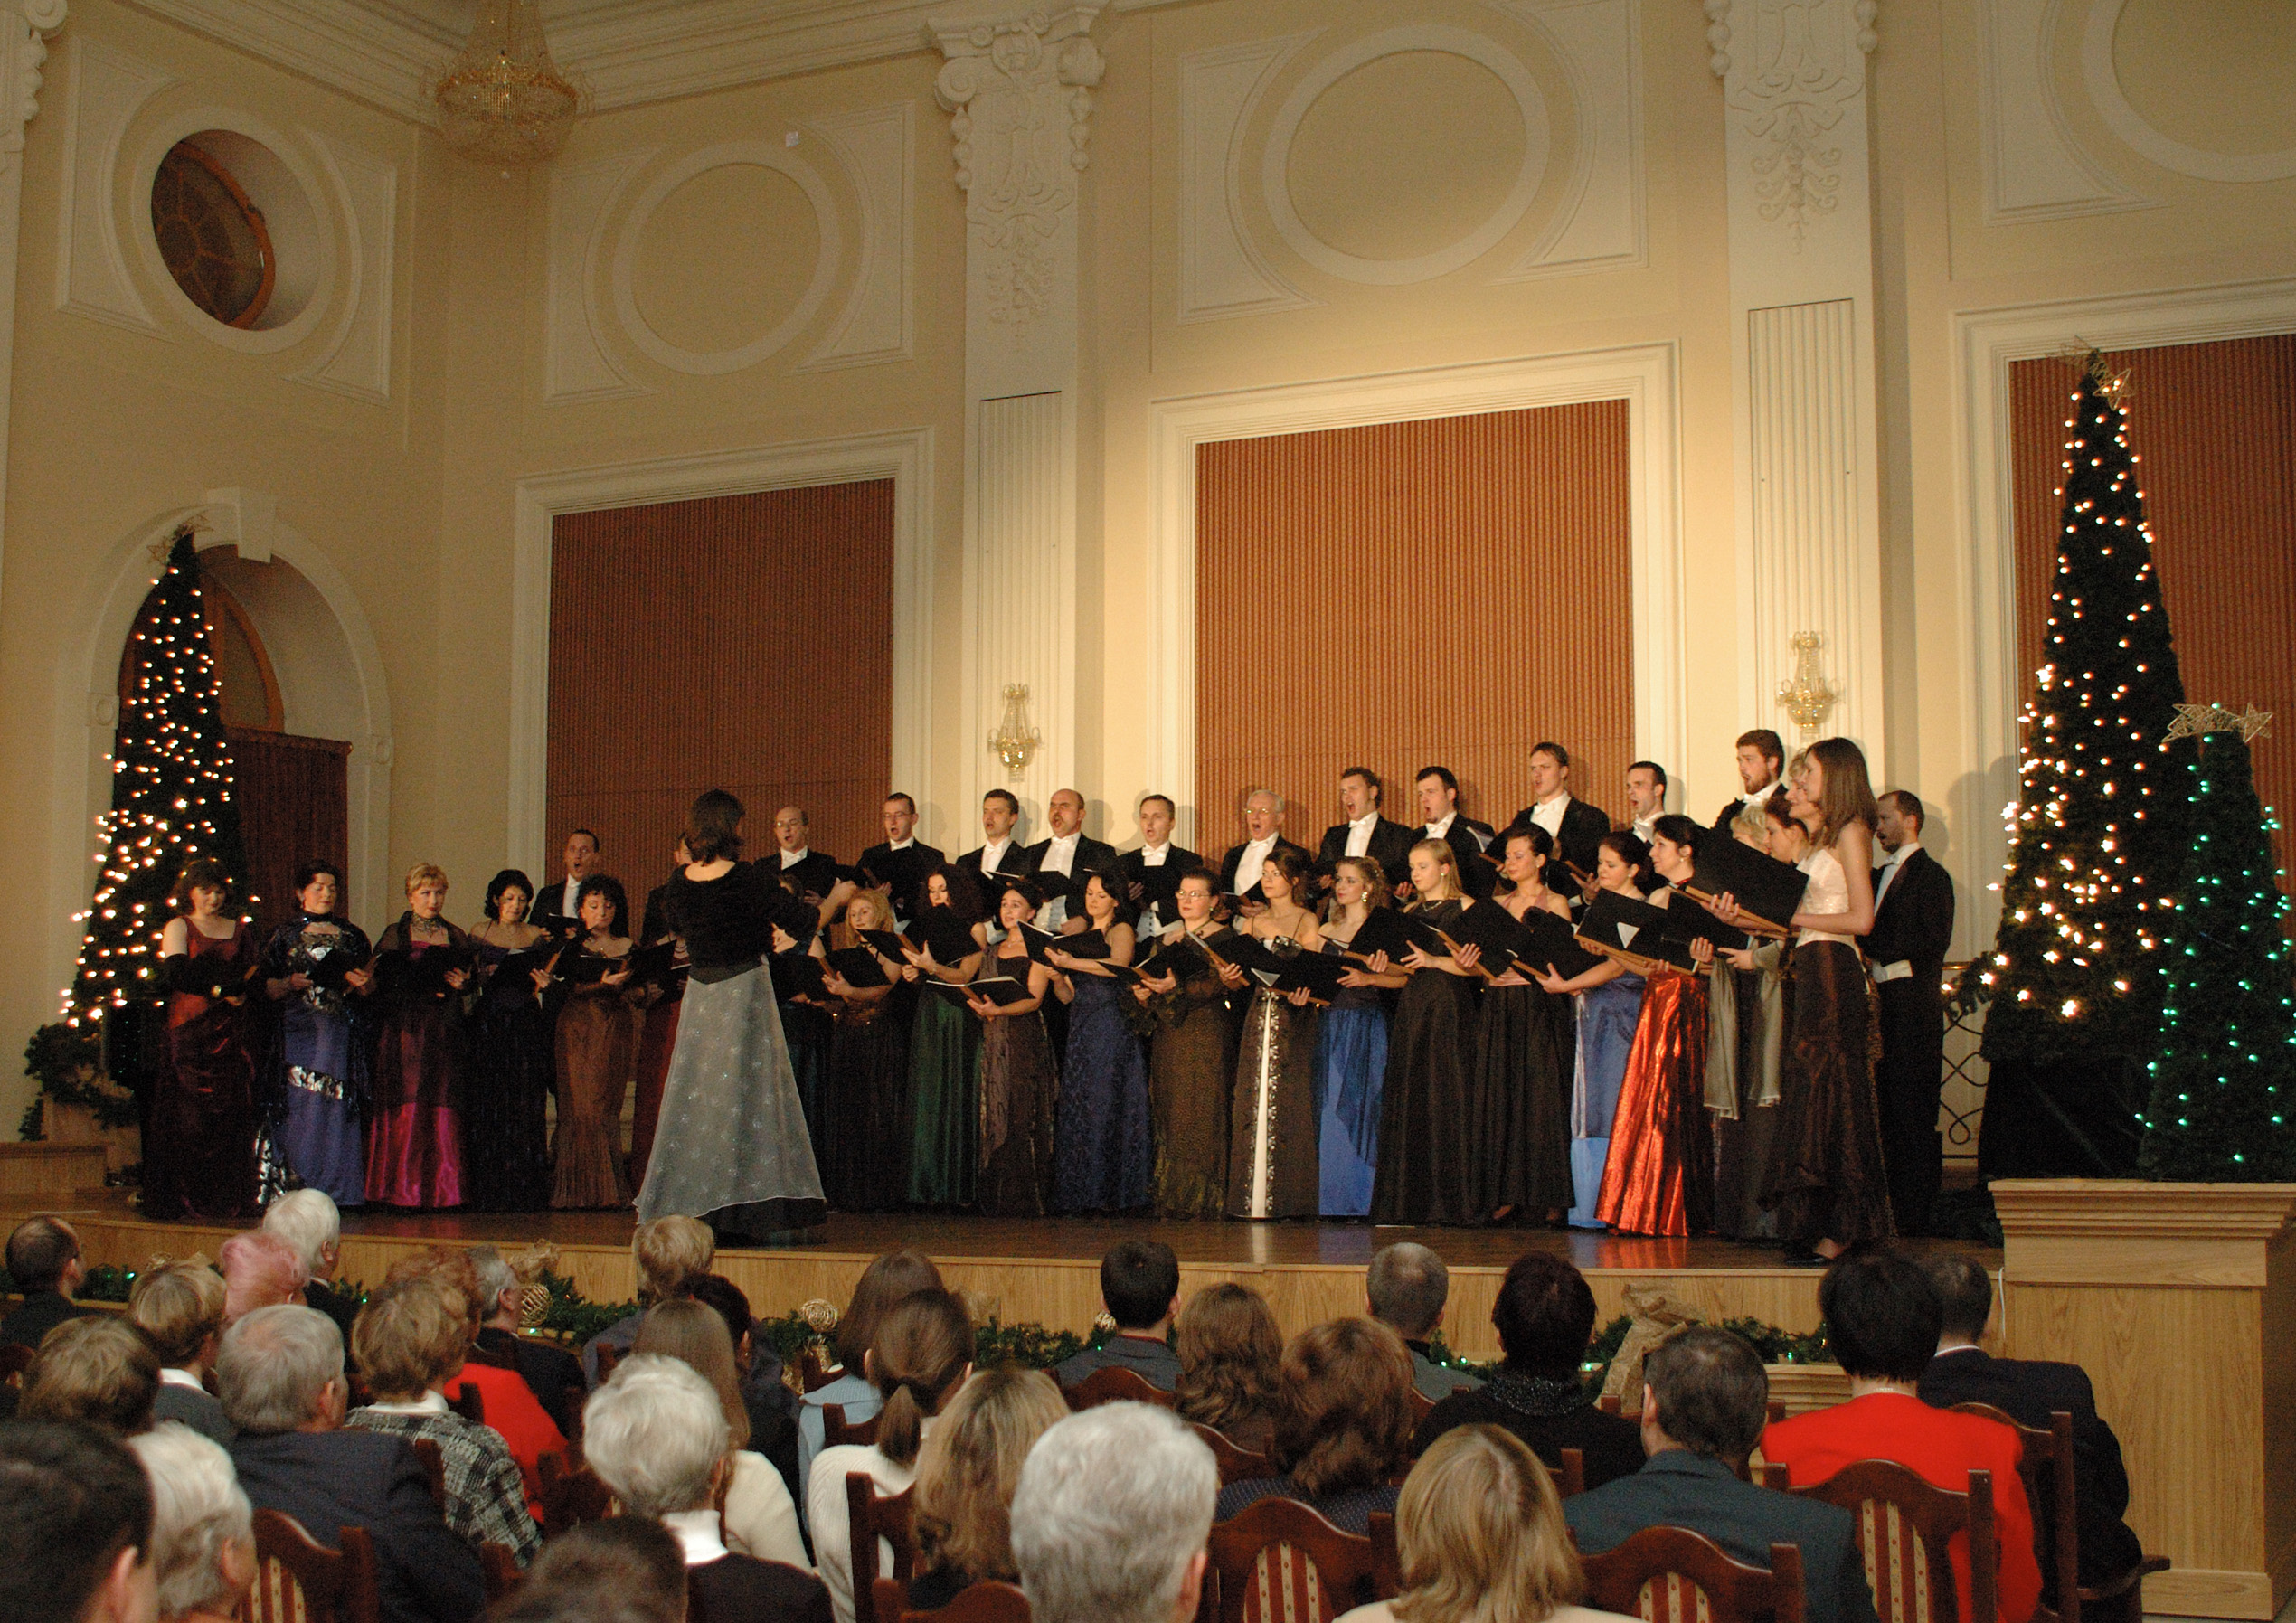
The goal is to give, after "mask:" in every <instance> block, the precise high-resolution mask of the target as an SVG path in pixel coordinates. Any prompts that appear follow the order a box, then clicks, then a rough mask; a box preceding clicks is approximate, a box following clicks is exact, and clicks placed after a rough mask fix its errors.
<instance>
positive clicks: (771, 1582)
mask: <svg viewBox="0 0 2296 1623" xmlns="http://www.w3.org/2000/svg"><path fill="white" fill-rule="evenodd" d="M867 1571H869V1573H870V1575H871V1577H873V1578H874V1576H875V1569H874V1568H870V1569H867ZM860 1582H861V1581H860V1580H855V1583H856V1585H858V1584H859V1583H860ZM685 1598H686V1600H687V1603H688V1605H689V1608H690V1610H689V1613H688V1615H689V1616H690V1617H691V1618H692V1619H693V1623H829V1618H830V1609H829V1591H828V1589H827V1586H825V1585H824V1584H823V1583H822V1581H820V1580H819V1579H818V1578H816V1577H815V1576H814V1575H813V1574H812V1573H810V1572H807V1571H801V1570H799V1569H798V1568H796V1567H789V1566H784V1565H782V1564H781V1563H780V1562H778V1561H759V1560H757V1559H756V1558H755V1557H754V1556H748V1555H733V1554H726V1555H721V1556H719V1557H718V1558H717V1559H716V1560H715V1561H709V1562H703V1563H702V1564H701V1565H700V1566H698V1567H688V1568H686V1569H685Z"/></svg>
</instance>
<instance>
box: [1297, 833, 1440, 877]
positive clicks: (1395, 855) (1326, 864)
mask: <svg viewBox="0 0 2296 1623" xmlns="http://www.w3.org/2000/svg"><path fill="white" fill-rule="evenodd" d="M1459 823H1460V820H1459V819H1456V818H1454V819H1453V820H1452V822H1451V826H1452V827H1453V828H1457V827H1458V826H1459ZM1419 834H1420V831H1419V830H1418V829H1416V828H1414V827H1413V826H1411V825H1410V824H1408V823H1398V822H1396V821H1395V820H1394V818H1392V817H1382V818H1380V819H1379V821H1378V822H1376V823H1375V824H1373V825H1372V826H1371V848H1370V849H1369V850H1368V851H1366V852H1365V855H1366V856H1368V857H1370V858H1371V860H1372V861H1374V862H1375V863H1378V864H1379V870H1380V872H1381V873H1384V874H1386V876H1387V882H1388V883H1389V884H1390V885H1399V884H1402V883H1403V882H1405V881H1406V880H1408V879H1410V878H1411V848H1412V847H1413V845H1417V844H1419ZM1346 854H1347V826H1346V824H1345V823H1335V824H1333V825H1332V826H1330V827H1329V828H1327V829H1325V830H1324V831H1323V844H1322V845H1320V846H1318V848H1317V851H1316V868H1317V870H1318V872H1319V873H1323V874H1324V875H1325V876H1326V877H1328V876H1329V875H1330V873H1331V867H1332V864H1333V863H1337V861H1339V859H1340V858H1342V857H1344V856H1346Z"/></svg>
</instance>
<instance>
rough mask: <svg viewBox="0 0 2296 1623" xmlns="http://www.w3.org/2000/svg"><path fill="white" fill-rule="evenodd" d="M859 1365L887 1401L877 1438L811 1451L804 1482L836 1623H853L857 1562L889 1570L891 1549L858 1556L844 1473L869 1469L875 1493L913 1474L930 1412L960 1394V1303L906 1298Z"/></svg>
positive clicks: (871, 1570)
mask: <svg viewBox="0 0 2296 1623" xmlns="http://www.w3.org/2000/svg"><path fill="white" fill-rule="evenodd" d="M862 1367H863V1368H864V1369H865V1371H866V1372H867V1373H868V1376H869V1379H870V1380H872V1381H874V1382H876V1386H877V1391H878V1392H880V1393H881V1394H882V1395H883V1399H884V1407H883V1410H881V1411H879V1412H878V1415H877V1440H876V1442H875V1443H874V1444H872V1445H869V1446H867V1447H864V1446H862V1445H861V1444H858V1443H841V1444H839V1445H837V1446H836V1448H824V1449H822V1450H821V1452H820V1453H819V1454H817V1455H816V1456H815V1457H814V1460H813V1475H812V1476H811V1477H809V1478H808V1480H807V1484H806V1501H807V1512H808V1516H809V1518H810V1525H811V1527H812V1530H813V1561H814V1565H815V1566H816V1567H817V1568H818V1569H819V1571H820V1573H821V1581H822V1582H824V1583H826V1584H827V1585H828V1586H829V1599H830V1602H831V1604H832V1605H833V1606H835V1608H836V1617H837V1623H854V1618H855V1593H854V1590H855V1569H856V1566H859V1567H861V1568H863V1570H864V1572H865V1578H864V1581H863V1582H862V1584H861V1586H860V1589H861V1598H862V1599H866V1598H867V1595H868V1592H869V1591H868V1583H867V1581H866V1580H867V1579H871V1578H874V1577H876V1576H877V1575H878V1574H879V1573H880V1572H882V1573H883V1575H884V1576H885V1577H888V1578H890V1577H892V1576H893V1564H892V1563H893V1549H892V1546H891V1545H889V1544H885V1543H883V1541H882V1540H880V1541H879V1549H878V1558H877V1560H876V1561H875V1562H865V1563H864V1562H856V1560H855V1551H854V1549H853V1524H852V1518H851V1517H850V1515H849V1514H847V1512H846V1486H845V1479H846V1476H847V1475H848V1474H849V1473H851V1472H855V1471H860V1472H865V1473H866V1474H867V1475H868V1476H869V1477H871V1478H872V1479H873V1480H874V1482H875V1483H876V1485H877V1492H878V1493H879V1494H880V1495H892V1494H897V1493H899V1492H901V1490H902V1489H903V1488H905V1487H907V1486H909V1485H910V1484H911V1483H912V1482H913V1481H915V1480H916V1476H917V1449H918V1445H919V1444H920V1443H921V1441H922V1440H923V1439H924V1438H925V1437H926V1436H927V1435H929V1434H930V1433H931V1430H932V1428H933V1426H934V1424H935V1423H936V1422H935V1419H934V1417H935V1416H937V1415H939V1414H940V1411H942V1410H943V1409H944V1408H946V1407H947V1406H948V1404H949V1401H950V1399H951V1398H953V1397H955V1396H956V1395H957V1389H958V1388H959V1387H960V1386H962V1385H963V1384H964V1383H965V1378H966V1377H967V1376H968V1375H970V1374H971V1373H972V1369H973V1323H972V1319H971V1317H970V1316H968V1314H967V1313H966V1312H965V1305H964V1304H963V1303H962V1302H960V1301H959V1300H958V1299H957V1298H956V1297H955V1296H953V1295H951V1294H950V1292H948V1291H946V1290H920V1291H918V1292H916V1293H914V1294H913V1295H911V1296H906V1297H902V1299H901V1300H900V1301H898V1302H895V1303H894V1304H893V1306H892V1307H890V1308H889V1309H887V1310H886V1313H885V1316H884V1317H883V1318H882V1319H880V1320H879V1321H878V1323H877V1334H876V1338H875V1340H874V1342H872V1343H871V1344H870V1347H869V1350H868V1352H867V1353H865V1354H863V1355H862Z"/></svg>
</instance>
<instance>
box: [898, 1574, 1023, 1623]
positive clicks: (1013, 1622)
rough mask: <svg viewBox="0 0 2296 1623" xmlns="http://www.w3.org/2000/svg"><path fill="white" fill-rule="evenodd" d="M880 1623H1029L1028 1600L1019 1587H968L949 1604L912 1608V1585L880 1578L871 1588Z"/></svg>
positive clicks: (1002, 1585) (990, 1583)
mask: <svg viewBox="0 0 2296 1623" xmlns="http://www.w3.org/2000/svg"><path fill="white" fill-rule="evenodd" d="M870 1597H871V1599H872V1602H873V1611H874V1617H875V1618H876V1623H1029V1618H1028V1597H1027V1596H1025V1595H1024V1594H1022V1593H1021V1592H1020V1587H1019V1586H1018V1585H1017V1584H1010V1583H998V1582H997V1581H993V1580H992V1581H988V1582H985V1583H975V1584H968V1585H967V1586H966V1587H965V1588H963V1589H962V1590H959V1591H958V1592H957V1598H956V1599H953V1600H951V1601H950V1603H949V1604H948V1605H946V1606H944V1607H940V1608H938V1609H935V1610H932V1611H922V1612H920V1611H912V1610H910V1609H909V1586H908V1585H907V1584H905V1583H903V1582H902V1581H901V1580H899V1579H898V1578H880V1579H878V1580H877V1581H876V1582H875V1584H874V1585H873V1586H872V1587H871V1590H870Z"/></svg>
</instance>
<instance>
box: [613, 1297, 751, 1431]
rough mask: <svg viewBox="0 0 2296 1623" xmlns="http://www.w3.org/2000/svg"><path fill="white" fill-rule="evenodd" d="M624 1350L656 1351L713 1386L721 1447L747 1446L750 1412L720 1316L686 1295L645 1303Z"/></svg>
mask: <svg viewBox="0 0 2296 1623" xmlns="http://www.w3.org/2000/svg"><path fill="white" fill-rule="evenodd" d="M630 1351H631V1352H633V1353H658V1354H662V1355H663V1356H664V1357H666V1358H675V1359H676V1360H677V1361H678V1362H679V1363H680V1364H687V1365H690V1366H691V1367H692V1368H693V1370H694V1373H696V1374H698V1375H700V1376H701V1377H702V1379H703V1380H704V1381H706V1382H709V1383H710V1384H711V1385H712V1386H713V1387H715V1388H716V1389H717V1403H718V1407H719V1408H720V1409H723V1410H724V1411H725V1430H726V1432H727V1435H728V1439H729V1440H728V1441H727V1443H726V1447H727V1448H748V1447H749V1446H750V1410H749V1405H748V1404H746V1403H744V1402H742V1383H741V1381H740V1380H739V1378H738V1377H737V1376H736V1375H735V1373H734V1370H733V1333H732V1331H731V1330H729V1329H728V1328H727V1327H726V1324H725V1316H724V1315H723V1314H722V1313H720V1312H719V1311H718V1310H717V1309H716V1308H714V1307H711V1306H710V1305H709V1304H708V1303H707V1302H700V1301H696V1300H694V1298H693V1297H678V1298H677V1299H676V1300H675V1301H669V1302H664V1303H661V1304H660V1305H659V1306H657V1307H649V1308H647V1310H646V1316H645V1318H643V1319H642V1320H640V1321H639V1323H638V1340H637V1341H636V1342H634V1343H633V1344H631V1346H630Z"/></svg>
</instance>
